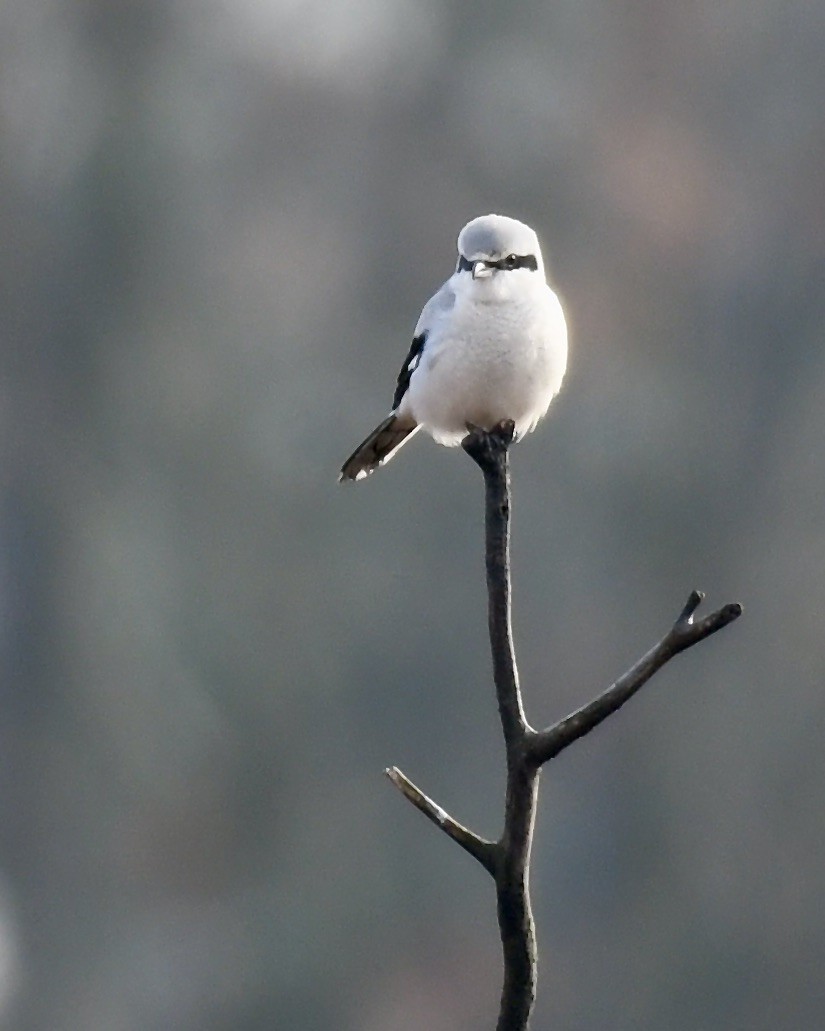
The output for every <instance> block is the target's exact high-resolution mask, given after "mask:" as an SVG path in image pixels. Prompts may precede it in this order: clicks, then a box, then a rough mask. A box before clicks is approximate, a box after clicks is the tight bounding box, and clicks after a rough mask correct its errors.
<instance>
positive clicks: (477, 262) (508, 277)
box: [456, 215, 545, 300]
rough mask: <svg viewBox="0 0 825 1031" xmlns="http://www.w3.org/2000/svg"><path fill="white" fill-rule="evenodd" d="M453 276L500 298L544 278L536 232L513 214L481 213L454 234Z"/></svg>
mask: <svg viewBox="0 0 825 1031" xmlns="http://www.w3.org/2000/svg"><path fill="white" fill-rule="evenodd" d="M456 276H457V277H458V278H459V280H460V281H462V282H464V281H465V279H466V286H467V289H468V290H472V292H473V293H475V294H478V295H480V296H482V297H484V296H487V297H489V299H490V300H492V299H493V298H496V299H504V298H506V297H508V296H511V295H512V294H514V293H518V292H520V291H523V290H526V289H530V287H532V286H534V285H537V284H541V285H543V284H544V282H545V278H544V262H543V261H542V257H541V248H540V247H539V241H538V237H537V236H536V234H535V233H534V232H533V230H532V229H531V228H530V226H528V225H525V224H524V222H519V221H518V220H517V219H515V218H507V217H506V216H504V215H481V216H480V217H479V218H474V219H473V220H472V222H468V223H467V225H466V226H464V228H463V229H462V230H461V232H460V233H459V234H458V265H457V266H456Z"/></svg>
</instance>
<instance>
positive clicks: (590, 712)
mask: <svg viewBox="0 0 825 1031" xmlns="http://www.w3.org/2000/svg"><path fill="white" fill-rule="evenodd" d="M703 598H704V595H703V594H702V593H701V591H692V592H691V594H690V597H689V598H688V600H687V604H686V605H685V607H684V609H683V610H682V612H681V613H680V614H679V617H678V618H677V620H676V622H675V623H674V624H673V626H672V627H671V628H670V630H668V632H667V633H666V634H665V636H664V637H663V638H662V639H661V641H659V643H658V644H657V645H655V646H654V647H653V648H651V649H650V651H649V652H647V654H646V655H643V656H642V658H641V659H639V661H638V662H637V663H636V664H635V666H632V667H631V668H630V669H629V670H628V671H627V673H625V674H624V676H621V677H619V679H618V680H617V681H616V682H615V683H614V684H611V686H610V687H608V688H607V690H606V691H604V692H603V693H602V694H600V695H599V696H598V697H597V698H594V699H593V701H592V702H588V703H587V705H583V706H582V707H581V708H580V709H577V710H576V711H575V712H574V713H571V715H570V716H566V717H565V718H564V719H563V720H559V722H558V723H556V724H554V725H553V726H552V727H548V728H547V730H540V731H534V730H531V731H528V734H527V754H528V757H529V759H530V761H531V762H532V763H533V764H534V765H535V766H541V765H543V764H544V763H546V762H549V760H550V759H553V758H555V756H557V755H558V754H559V752H561V751H563V750H564V749H565V748H567V747H568V745H572V744H573V742H574V741H577V740H578V739H579V738H580V737H584V735H585V734H588V733H589V732H590V731H591V730H593V729H594V727H597V726H598V725H599V724H600V723H601V722H602V720H604V719H606V718H607V717H608V716H610V715H611V714H612V713H614V712H615V711H616V710H617V709H619V708H620V707H621V706H622V705H624V703H625V702H626V701H628V700H629V699H630V698H632V697H633V695H634V694H636V692H637V691H638V690H639V688H640V687H642V686H643V685H644V684H646V683H647V681H648V680H650V678H651V677H652V676H653V674H654V673H655V672H656V671H657V670H659V669H661V668H662V666H664V664H665V663H666V662H668V661H669V660H670V659H672V658H673V657H674V656H675V655H678V654H679V652H683V651H684V650H685V649H686V648H690V647H691V646H692V645H694V644H698V643H699V642H700V641H704V640H705V638H706V637H710V635H711V634H715V633H716V631H717V630H721V629H722V628H723V627H726V626H727V625H728V624H729V623H732V622H733V621H734V620H735V619H738V618H739V616H740V615H741V614H742V606H741V605H738V604H735V603H734V604H732V605H725V606H724V607H723V608H721V609H718V610H717V611H716V612H712V613H711V614H710V615H709V616H705V618H704V619H702V620H700V621H699V622H694V620H693V614H694V613H695V611H696V609H697V608H698V607H699V604H700V602H701V601H702V600H703Z"/></svg>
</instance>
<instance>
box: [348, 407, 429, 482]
mask: <svg viewBox="0 0 825 1031" xmlns="http://www.w3.org/2000/svg"><path fill="white" fill-rule="evenodd" d="M417 429H418V425H417V423H414V422H411V421H410V420H409V419H402V418H401V417H400V416H398V415H396V414H395V413H391V414H390V415H388V416H387V418H386V419H385V420H384V421H383V422H382V423H381V425H380V426H376V428H375V429H374V430H373V431H372V433H371V434H370V435H369V436H368V437H367V439H366V440H365V441H363V442H362V443H361V444H359V445H358V447H357V448H356V449H355V451H353V453H352V454H351V455H350V456H349V458H348V459H347V460H346V462H344V465H343V468H342V469H341V474H340V476H339V477H338V482H339V483H341V482H342V481H343V480H363V479H364V477H365V476H369V474H370V473H371V472H374V471H375V470H376V469H377V468H378V467H379V466H380V465H383V464H384V463H385V462H388V461H389V460H390V459H391V458H392V456H393V455H394V454H395V452H396V451H397V450H398V449H399V448H400V447H401V445H402V444H404V443H405V442H406V441H408V440H409V439H410V437H411V436H412V435H413V434H414V433H415V431H416V430H417Z"/></svg>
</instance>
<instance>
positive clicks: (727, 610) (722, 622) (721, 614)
mask: <svg viewBox="0 0 825 1031" xmlns="http://www.w3.org/2000/svg"><path fill="white" fill-rule="evenodd" d="M743 612H744V609H743V607H742V605H740V603H739V602H738V601H732V602H731V603H730V604H729V605H723V606H722V608H721V609H719V610H718V611H717V612H714V613H713V615H712V616H710V617H709V619H711V620H713V621H714V622H715V623H716V624H717V627H716V629H717V630H721V629H722V627H723V626H727V625H728V624H729V623H732V622H733V621H734V620H735V619H739V617H740V616H741V615H742V613H743Z"/></svg>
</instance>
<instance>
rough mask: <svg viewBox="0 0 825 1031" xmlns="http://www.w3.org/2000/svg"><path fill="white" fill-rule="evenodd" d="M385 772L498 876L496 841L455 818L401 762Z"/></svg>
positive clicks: (441, 826) (445, 831)
mask: <svg viewBox="0 0 825 1031" xmlns="http://www.w3.org/2000/svg"><path fill="white" fill-rule="evenodd" d="M384 773H386V775H387V776H388V777H389V778H390V780H391V781H392V782H393V784H395V786H396V787H397V788H398V790H399V791H400V792H401V794H402V795H403V796H404V797H405V798H406V799H407V800H408V801H410V802H412V804H413V805H414V806H415V808H416V809H418V810H419V811H420V812H422V813H423V814H424V815H425V816H426V817H427V819H428V820H432V822H433V823H434V824H435V825H436V827H439V828H440V829H441V830H443V831H444V833H445V834H446V835H448V837H451V838H452V839H453V841H455V842H456V843H457V844H459V845H461V847H462V848H463V849H464V850H465V852H469V853H470V855H471V856H472V857H473V859H477V860H478V861H479V863H481V865H482V866H483V867H484V869H485V870H486V871H487V872H488V873H489V874H492V876H493V877H495V865H496V853H497V851H498V848H497V845H496V843H495V842H494V841H486V840H485V839H484V838H480V837H479V836H478V835H477V834H474V833H473V832H472V831H471V830H468V829H467V827H465V826H464V825H463V824H461V823H459V822H458V820H454V819H453V818H452V816H450V814H449V813H448V812H445V811H444V810H443V809H442V808H441V806H440V805H438V804H437V803H435V802H433V800H432V799H431V798H428V797H427V795H425V794H424V792H423V791H421V789H420V788H417V787H416V786H415V784H413V782H412V781H411V780H410V779H409V777H407V776H406V775H405V774H403V773H402V772H401V770H399V769H398V767H397V766H390V767H389V769H386V770H384Z"/></svg>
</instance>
